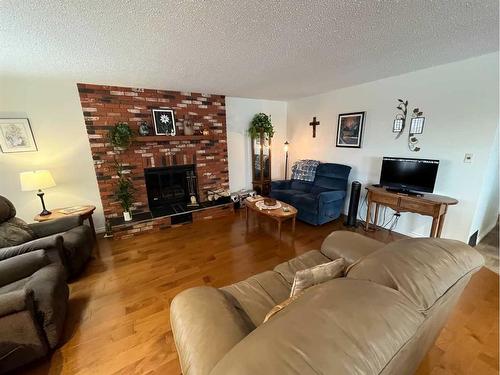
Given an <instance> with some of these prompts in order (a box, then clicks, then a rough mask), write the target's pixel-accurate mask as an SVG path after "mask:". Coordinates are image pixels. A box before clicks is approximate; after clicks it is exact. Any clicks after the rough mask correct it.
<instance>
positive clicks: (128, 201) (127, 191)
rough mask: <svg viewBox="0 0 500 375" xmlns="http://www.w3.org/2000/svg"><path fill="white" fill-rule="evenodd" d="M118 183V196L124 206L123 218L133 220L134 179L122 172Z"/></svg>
mask: <svg viewBox="0 0 500 375" xmlns="http://www.w3.org/2000/svg"><path fill="white" fill-rule="evenodd" d="M118 176H119V179H118V184H117V188H116V198H117V199H118V201H119V202H120V205H121V206H122V208H123V220H125V221H130V220H132V212H131V210H130V209H131V208H132V202H133V199H134V194H133V190H134V186H133V185H132V181H131V180H130V178H128V177H126V176H124V175H123V173H122V172H119V174H118Z"/></svg>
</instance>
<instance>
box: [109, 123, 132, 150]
mask: <svg viewBox="0 0 500 375" xmlns="http://www.w3.org/2000/svg"><path fill="white" fill-rule="evenodd" d="M133 138H134V133H133V132H132V129H131V128H130V126H129V125H128V124H127V123H126V122H118V123H117V124H116V125H115V126H113V127H112V128H111V129H110V130H109V134H108V139H109V143H111V145H113V147H118V148H125V149H126V148H127V147H128V146H130V144H131V143H132V140H133Z"/></svg>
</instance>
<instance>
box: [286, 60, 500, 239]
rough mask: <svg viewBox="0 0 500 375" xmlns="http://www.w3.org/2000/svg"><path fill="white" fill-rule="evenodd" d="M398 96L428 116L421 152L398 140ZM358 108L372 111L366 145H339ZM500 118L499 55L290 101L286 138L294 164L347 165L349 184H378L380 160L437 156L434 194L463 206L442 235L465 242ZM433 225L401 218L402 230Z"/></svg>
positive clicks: (414, 232)
mask: <svg viewBox="0 0 500 375" xmlns="http://www.w3.org/2000/svg"><path fill="white" fill-rule="evenodd" d="M397 98H403V99H408V100H409V103H410V107H411V109H413V108H414V107H419V108H421V110H423V111H424V115H425V118H426V120H425V129H424V134H422V135H421V136H420V137H419V139H420V146H421V151H420V152H418V153H415V152H410V151H409V150H408V148H407V143H406V138H407V137H405V136H402V137H401V138H400V139H399V140H394V134H393V133H392V122H393V120H394V117H395V115H396V114H397V110H396V105H397V102H396V100H397ZM357 111H366V120H365V128H364V135H363V144H362V148H361V149H346V148H336V147H335V133H336V129H337V116H338V114H339V113H346V112H357ZM313 116H316V117H317V118H318V120H319V121H320V122H321V125H320V126H318V128H317V137H316V138H312V129H311V127H310V126H309V122H310V121H311V119H312V117H313ZM498 119H499V118H498V53H494V54H489V55H484V56H481V57H477V58H474V59H469V60H464V61H461V62H456V63H452V64H446V65H441V66H437V67H433V68H430V69H425V70H420V71H417V72H413V73H409V74H404V75H401V76H396V77H391V78H387V79H383V80H379V81H375V82H370V83H366V84H363V85H358V86H354V87H349V88H345V89H339V90H335V91H331V92H328V93H325V94H322V95H317V96H312V97H307V98H302V99H298V100H295V101H291V102H288V119H287V120H288V130H287V133H288V138H289V141H290V142H291V159H292V161H293V160H296V159H303V158H313V159H319V160H322V161H328V162H337V163H342V164H347V165H350V166H352V168H353V169H352V172H351V176H350V180H351V181H352V180H359V181H360V182H362V183H363V184H367V183H378V180H379V177H380V167H381V162H382V156H403V157H417V158H431V159H439V160H440V161H441V163H440V166H439V172H438V177H437V181H436V188H435V192H436V193H438V194H444V195H449V196H452V197H455V198H457V199H458V200H459V201H460V203H459V204H458V205H457V206H453V207H450V209H449V213H448V216H447V218H446V222H445V225H444V228H443V237H449V238H456V239H460V240H463V241H467V240H468V237H469V235H470V234H471V230H472V228H471V224H472V220H473V217H474V213H475V211H476V206H477V204H478V196H479V193H480V190H481V182H482V181H483V178H484V175H485V171H486V168H485V166H486V165H487V163H488V158H489V156H490V150H491V148H492V144H493V138H494V132H495V129H496V127H497V125H498ZM406 134H407V133H405V135H406ZM465 153H473V154H474V158H473V162H472V163H471V164H465V163H464V162H463V159H464V154H465ZM346 203H347V202H346ZM362 211H363V212H362V214H363V217H364V208H363V210H362ZM430 223H431V219H430V218H428V217H423V216H419V215H415V214H408V213H407V214H402V218H401V220H400V223H399V226H398V228H397V231H399V232H402V233H405V234H409V235H411V236H427V235H428V233H429V230H430Z"/></svg>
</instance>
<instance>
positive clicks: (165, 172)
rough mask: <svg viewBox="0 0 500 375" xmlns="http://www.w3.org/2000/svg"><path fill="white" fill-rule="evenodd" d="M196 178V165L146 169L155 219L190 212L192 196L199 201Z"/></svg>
mask: <svg viewBox="0 0 500 375" xmlns="http://www.w3.org/2000/svg"><path fill="white" fill-rule="evenodd" d="M195 176H196V171H195V165H194V164H187V165H175V166H170V167H160V168H147V169H145V170H144V178H145V180H146V191H147V194H148V204H149V209H150V211H151V213H152V214H153V217H160V216H167V215H181V214H184V213H186V212H188V211H190V208H192V207H188V205H189V204H190V202H191V196H192V195H194V196H195V197H196V201H198V194H197V191H198V189H197V186H196V178H195ZM184 216H185V215H184Z"/></svg>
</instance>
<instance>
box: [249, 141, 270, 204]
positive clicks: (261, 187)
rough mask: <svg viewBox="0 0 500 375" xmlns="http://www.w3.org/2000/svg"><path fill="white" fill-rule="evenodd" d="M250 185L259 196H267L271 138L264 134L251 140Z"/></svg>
mask: <svg viewBox="0 0 500 375" xmlns="http://www.w3.org/2000/svg"><path fill="white" fill-rule="evenodd" d="M252 185H253V189H254V190H255V191H256V192H257V193H258V194H261V195H264V196H265V195H268V194H269V190H270V186H271V138H270V137H269V136H268V135H267V134H264V133H263V132H261V133H260V135H259V136H258V137H256V138H254V139H253V140H252Z"/></svg>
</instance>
